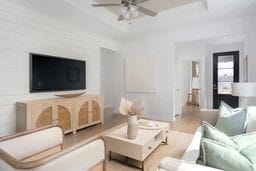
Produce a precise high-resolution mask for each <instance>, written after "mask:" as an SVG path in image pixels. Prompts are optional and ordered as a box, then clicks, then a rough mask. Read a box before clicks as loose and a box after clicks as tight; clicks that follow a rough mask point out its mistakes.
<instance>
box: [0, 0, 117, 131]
mask: <svg viewBox="0 0 256 171" xmlns="http://www.w3.org/2000/svg"><path fill="white" fill-rule="evenodd" d="M0 2H1V5H0V40H1V41H0V80H1V81H0V118H1V119H0V136H2V135H6V134H10V133H14V131H15V103H16V102H17V101H22V100H28V99H40V98H49V97H53V95H54V94H55V93H54V92H53V93H34V94H30V93H29V53H30V52H34V53H41V54H49V55H56V56H63V57H68V58H75V59H81V60H86V62H87V73H86V76H87V82H86V84H87V91H88V93H95V94H99V93H100V47H106V48H108V49H115V50H116V49H117V43H116V42H114V41H112V40H109V39H107V38H103V37H99V36H97V35H94V34H92V33H89V32H86V31H85V30H79V29H77V28H74V27H72V26H71V25H68V24H65V23H62V22H59V21H57V20H55V19H53V18H49V17H46V16H43V15H40V14H39V13H36V12H33V11H31V10H28V9H25V8H23V7H20V6H18V5H15V4H12V2H11V1H5V0H1V1H0Z"/></svg>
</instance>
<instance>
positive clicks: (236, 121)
mask: <svg viewBox="0 0 256 171" xmlns="http://www.w3.org/2000/svg"><path fill="white" fill-rule="evenodd" d="M246 118H247V113H246V110H245V109H242V108H237V109H232V108H231V107H230V106H228V105H227V104H226V103H224V102H221V105H220V109H219V115H218V120H217V123H216V126H215V127H216V128H217V129H219V130H220V131H222V132H224V133H225V134H227V135H228V136H235V135H239V134H242V133H244V132H245V121H246Z"/></svg>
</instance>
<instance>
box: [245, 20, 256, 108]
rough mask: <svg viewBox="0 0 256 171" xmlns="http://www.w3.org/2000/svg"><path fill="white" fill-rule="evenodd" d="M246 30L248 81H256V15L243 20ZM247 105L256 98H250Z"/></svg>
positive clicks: (253, 103)
mask: <svg viewBox="0 0 256 171" xmlns="http://www.w3.org/2000/svg"><path fill="white" fill-rule="evenodd" d="M245 28H246V30H247V32H248V42H247V43H248V76H249V82H256V74H255V73H256V67H255V66H256V16H254V17H250V18H248V19H246V20H245ZM248 105H254V106H255V105H256V98H251V99H250V100H249V104H248Z"/></svg>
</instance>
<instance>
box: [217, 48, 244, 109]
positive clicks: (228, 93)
mask: <svg viewBox="0 0 256 171" xmlns="http://www.w3.org/2000/svg"><path fill="white" fill-rule="evenodd" d="M233 82H239V51H234V52H223V53H214V54H213V108H214V109H218V108H219V105H220V101H221V100H222V101H224V102H225V103H227V104H229V105H230V106H232V107H234V108H236V107H238V100H239V99H238V97H234V96H232V88H231V84H232V83H233Z"/></svg>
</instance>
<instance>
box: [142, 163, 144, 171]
mask: <svg viewBox="0 0 256 171" xmlns="http://www.w3.org/2000/svg"><path fill="white" fill-rule="evenodd" d="M141 170H142V171H144V161H142V163H141Z"/></svg>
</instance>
